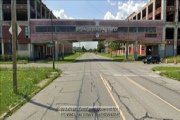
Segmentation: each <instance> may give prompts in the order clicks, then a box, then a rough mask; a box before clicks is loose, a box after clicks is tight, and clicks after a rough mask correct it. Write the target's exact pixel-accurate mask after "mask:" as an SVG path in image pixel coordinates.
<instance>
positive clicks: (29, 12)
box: [27, 0, 31, 21]
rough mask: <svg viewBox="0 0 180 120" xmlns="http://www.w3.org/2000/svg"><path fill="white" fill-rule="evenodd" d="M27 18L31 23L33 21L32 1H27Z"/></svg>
mask: <svg viewBox="0 0 180 120" xmlns="http://www.w3.org/2000/svg"><path fill="white" fill-rule="evenodd" d="M27 17H28V21H29V20H30V19H31V11H30V0H27Z"/></svg>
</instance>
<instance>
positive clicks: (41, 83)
mask: <svg viewBox="0 0 180 120" xmlns="http://www.w3.org/2000/svg"><path fill="white" fill-rule="evenodd" d="M57 73H58V72H51V75H50V78H52V77H54V75H55V74H57ZM50 78H48V79H45V80H42V81H41V82H39V83H38V84H37V86H39V87H43V86H44V85H45V84H46V83H47V82H48V81H49V80H50Z"/></svg>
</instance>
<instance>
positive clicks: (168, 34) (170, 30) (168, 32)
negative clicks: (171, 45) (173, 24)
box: [166, 28, 174, 39]
mask: <svg viewBox="0 0 180 120" xmlns="http://www.w3.org/2000/svg"><path fill="white" fill-rule="evenodd" d="M166 39H174V29H173V28H166Z"/></svg>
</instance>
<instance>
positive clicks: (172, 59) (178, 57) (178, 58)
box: [162, 55, 180, 63]
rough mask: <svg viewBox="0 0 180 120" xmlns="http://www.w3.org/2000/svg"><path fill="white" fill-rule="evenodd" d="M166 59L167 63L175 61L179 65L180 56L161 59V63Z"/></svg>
mask: <svg viewBox="0 0 180 120" xmlns="http://www.w3.org/2000/svg"><path fill="white" fill-rule="evenodd" d="M166 59H168V63H174V60H176V61H177V63H180V56H179V55H178V56H175V57H167V58H163V61H162V62H163V63H165V62H166Z"/></svg>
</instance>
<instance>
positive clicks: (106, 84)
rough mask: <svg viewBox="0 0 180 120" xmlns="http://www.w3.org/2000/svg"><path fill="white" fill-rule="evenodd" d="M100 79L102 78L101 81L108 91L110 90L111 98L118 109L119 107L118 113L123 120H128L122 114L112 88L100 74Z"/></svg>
mask: <svg viewBox="0 0 180 120" xmlns="http://www.w3.org/2000/svg"><path fill="white" fill-rule="evenodd" d="M100 77H101V80H102V81H103V83H104V85H105V87H106V89H107V90H108V92H109V94H110V96H111V98H112V100H113V102H114V104H115V105H116V107H117V109H118V111H119V113H120V115H121V117H122V119H123V120H126V118H125V116H124V114H123V113H122V111H121V109H120V108H119V105H118V104H117V102H116V100H115V98H114V97H113V95H112V93H111V88H110V86H109V84H108V83H107V81H106V80H105V79H103V77H102V76H101V74H100Z"/></svg>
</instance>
